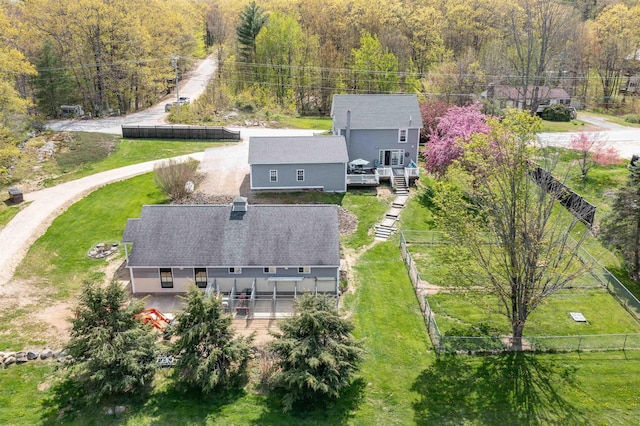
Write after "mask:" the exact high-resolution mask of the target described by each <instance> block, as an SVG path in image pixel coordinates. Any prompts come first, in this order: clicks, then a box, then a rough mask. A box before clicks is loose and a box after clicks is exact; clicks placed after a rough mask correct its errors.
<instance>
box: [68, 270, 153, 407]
mask: <svg viewBox="0 0 640 426" xmlns="http://www.w3.org/2000/svg"><path fill="white" fill-rule="evenodd" d="M142 308H143V304H142V302H140V301H136V300H133V301H129V299H128V297H127V295H126V294H125V291H124V289H123V288H122V287H121V286H120V284H118V283H117V282H115V281H114V282H112V283H111V284H109V285H108V286H107V287H106V288H103V287H99V286H96V285H93V284H89V283H85V284H84V287H83V291H82V293H81V295H80V303H79V305H78V307H77V308H76V311H75V313H76V315H75V318H74V319H72V320H71V322H72V324H73V328H72V331H71V340H70V341H69V343H68V344H67V346H66V349H65V350H66V351H67V353H68V354H69V355H70V356H71V357H72V361H71V362H69V363H68V364H67V365H66V366H65V369H66V370H67V376H66V379H67V380H66V382H67V384H68V385H70V386H71V387H73V388H75V389H76V392H77V393H78V395H79V398H80V400H81V401H82V402H86V403H98V402H104V401H106V400H110V399H116V398H118V397H122V396H129V397H130V396H132V395H139V394H141V393H143V392H144V391H146V390H148V389H149V385H150V384H151V381H152V380H153V376H154V373H155V371H156V357H157V348H156V344H155V340H156V336H155V334H154V333H153V332H152V330H151V328H149V326H147V325H144V324H143V323H142V322H141V321H140V320H138V319H137V318H136V317H135V315H136V314H137V313H138V312H140V311H141V310H142ZM68 402H75V401H68Z"/></svg>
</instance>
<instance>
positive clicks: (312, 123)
mask: <svg viewBox="0 0 640 426" xmlns="http://www.w3.org/2000/svg"><path fill="white" fill-rule="evenodd" d="M276 120H278V122H279V123H281V124H282V125H283V126H284V127H292V128H294V129H312V130H331V126H332V124H333V121H332V120H331V117H291V116H277V117H276Z"/></svg>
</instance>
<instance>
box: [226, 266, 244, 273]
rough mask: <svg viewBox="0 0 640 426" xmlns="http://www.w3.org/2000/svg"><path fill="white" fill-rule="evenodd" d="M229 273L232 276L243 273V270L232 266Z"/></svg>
mask: <svg viewBox="0 0 640 426" xmlns="http://www.w3.org/2000/svg"><path fill="white" fill-rule="evenodd" d="M229 273H230V274H241V273H242V268H239V267H237V266H232V267H231V268H229Z"/></svg>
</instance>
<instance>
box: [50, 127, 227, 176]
mask: <svg viewBox="0 0 640 426" xmlns="http://www.w3.org/2000/svg"><path fill="white" fill-rule="evenodd" d="M75 135H80V136H79V137H81V138H84V139H88V140H93V139H94V138H98V137H104V135H96V134H93V133H85V134H82V133H76V134H75ZM76 137H78V136H76ZM228 143H229V142H186V141H162V140H155V139H135V140H129V139H123V140H118V141H115V142H114V150H113V152H111V153H110V154H109V156H104V157H102V156H100V157H93V158H92V157H91V156H90V154H91V153H87V152H84V150H83V149H82V145H79V148H77V149H76V151H75V152H74V153H73V154H74V155H73V156H72V158H67V159H65V167H64V168H60V169H59V170H58V171H57V172H58V173H59V175H58V176H57V177H54V178H49V179H47V180H46V181H45V184H46V186H54V185H58V184H60V183H63V182H68V181H70V180H75V179H80V178H82V177H85V176H89V175H92V174H95V173H99V172H104V171H106V170H111V169H116V168H119V167H124V166H129V165H131V164H138V163H144V162H146V161H151V160H158V159H163V158H171V157H176V156H179V155H185V154H192V153H194V152H201V151H204V150H205V149H207V148H211V147H215V146H224V145H227V144H228ZM89 148H91V145H90V144H87V149H89Z"/></svg>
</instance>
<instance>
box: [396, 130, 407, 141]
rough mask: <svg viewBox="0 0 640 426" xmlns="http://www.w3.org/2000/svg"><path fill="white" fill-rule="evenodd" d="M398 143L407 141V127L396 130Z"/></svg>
mask: <svg viewBox="0 0 640 426" xmlns="http://www.w3.org/2000/svg"><path fill="white" fill-rule="evenodd" d="M398 143H407V129H400V130H399V131H398Z"/></svg>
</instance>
